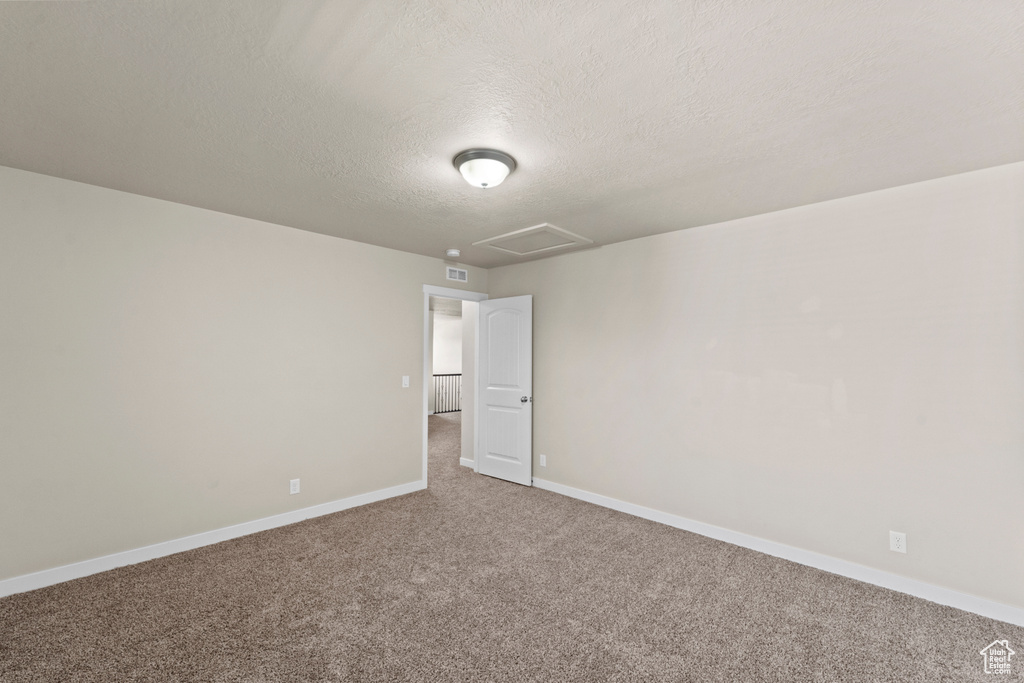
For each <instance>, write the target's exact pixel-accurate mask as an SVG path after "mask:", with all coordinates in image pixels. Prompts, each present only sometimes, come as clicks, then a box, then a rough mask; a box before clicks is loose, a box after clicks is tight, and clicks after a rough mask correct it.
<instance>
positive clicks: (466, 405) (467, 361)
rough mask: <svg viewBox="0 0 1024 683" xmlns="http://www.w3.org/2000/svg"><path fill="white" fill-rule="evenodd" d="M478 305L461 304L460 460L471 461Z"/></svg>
mask: <svg viewBox="0 0 1024 683" xmlns="http://www.w3.org/2000/svg"><path fill="white" fill-rule="evenodd" d="M479 314H480V304H479V303H477V302H476V301H463V302H462V460H473V458H474V457H475V456H474V452H475V445H476V434H475V430H474V424H475V420H476V335H477V330H476V328H477V320H478V319H479Z"/></svg>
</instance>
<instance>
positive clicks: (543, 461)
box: [540, 453, 548, 467]
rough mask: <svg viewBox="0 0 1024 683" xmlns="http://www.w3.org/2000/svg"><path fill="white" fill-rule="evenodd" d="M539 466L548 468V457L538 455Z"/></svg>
mask: <svg viewBox="0 0 1024 683" xmlns="http://www.w3.org/2000/svg"><path fill="white" fill-rule="evenodd" d="M540 466H541V467H547V466H548V456H546V455H544V454H543V453H541V454H540Z"/></svg>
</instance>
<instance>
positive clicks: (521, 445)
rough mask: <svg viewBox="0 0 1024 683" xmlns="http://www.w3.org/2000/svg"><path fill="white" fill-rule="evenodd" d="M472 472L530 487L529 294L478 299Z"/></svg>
mask: <svg viewBox="0 0 1024 683" xmlns="http://www.w3.org/2000/svg"><path fill="white" fill-rule="evenodd" d="M477 344H478V348H479V353H480V362H479V365H478V366H477V404H476V408H477V413H476V414H477V421H478V422H477V424H478V425H479V430H480V432H479V442H478V444H477V449H476V458H477V471H478V472H480V474H486V475H488V476H491V477H498V478H499V479H506V480H508V481H513V482H515V483H517V484H525V485H526V486H532V485H533V297H532V296H529V295H527V296H513V297H509V298H507V299H489V300H487V301H481V302H480V317H479V336H478V337H477Z"/></svg>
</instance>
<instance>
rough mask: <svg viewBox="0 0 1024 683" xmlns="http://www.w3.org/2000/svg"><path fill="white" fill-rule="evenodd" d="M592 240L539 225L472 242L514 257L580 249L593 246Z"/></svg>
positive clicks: (545, 225)
mask: <svg viewBox="0 0 1024 683" xmlns="http://www.w3.org/2000/svg"><path fill="white" fill-rule="evenodd" d="M593 243H594V240H588V239H587V238H586V237H583V236H581V235H577V234H576V233H574V232H569V231H568V230H563V229H562V228H560V227H558V226H557V225H551V224H550V223H541V224H540V225H535V226H533V227H532V228H523V229H522V230H515V231H513V232H509V233H506V234H504V235H498V236H497V237H489V238H487V239H485V240H480V241H479V242H473V246H474V247H490V248H492V249H497V250H498V251H503V252H505V253H506V254H515V255H516V256H531V255H533V254H540V253H543V252H546V251H554V250H556V249H567V248H569V247H582V246H586V245H588V244H593Z"/></svg>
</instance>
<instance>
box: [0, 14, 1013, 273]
mask: <svg viewBox="0 0 1024 683" xmlns="http://www.w3.org/2000/svg"><path fill="white" fill-rule="evenodd" d="M0 65H2V68H0V164H2V165H6V166H13V167H15V168H22V169H27V170H30V171H37V172H40V173H46V174H50V175H54V176H59V177H63V178H70V179H72V180H79V181H83V182H87V183H92V184H95V185H101V186H105V187H111V188H116V189H119V190H126V191H129V192H135V193H138V194H142V195H148V196H152V197H158V198H162V199H169V200H172V201H176V202H182V203H185V204H192V205H195V206H201V207H206V208H209V209H215V210H218V211H224V212H227V213H232V214H238V215H241V216H249V217H253V218H258V219H262V220H266V221H272V222H275V223H281V224H283V225H288V226H293V227H296V228H301V229H305V230H312V231H316V232H321V233H326V234H330V235H338V236H341V237H347V238H349V239H354V240H359V241H363V242H369V243H372V244H379V245H383V246H387V247H392V248H395V249H402V250H405V251H411V252H417V253H421V254H428V255H431V256H437V257H441V256H443V251H444V249H445V248H447V247H457V248H459V249H461V250H462V253H463V256H462V258H461V259H460V261H461V262H464V263H468V264H474V265H480V266H492V265H497V264H501V263H511V262H516V261H519V260H523V259H522V257H516V256H512V255H508V254H502V253H500V252H497V251H495V250H492V249H487V248H485V247H472V246H471V243H472V242H475V241H478V240H481V239H484V238H487V237H491V236H494V235H497V234H500V233H505V232H509V231H511V230H516V229H519V228H525V227H528V226H531V225H536V224H538V223H544V222H551V223H555V224H556V225H559V226H561V227H564V228H566V229H567V230H571V231H572V232H576V233H579V234H581V235H584V236H586V237H589V238H591V239H593V240H594V241H595V242H596V244H597V245H598V246H599V245H601V244H608V243H611V242H616V241H620V240H625V239H630V238H633V237H638V236H641V235H649V234H654V233H659V232H666V231H670V230H678V229H680V228H686V227H691V226H695V225H703V224H707V223H713V222H717V221H722V220H727V219H731V218H737V217H741V216H747V215H752V214H758V213H764V212H767V211H772V210H777V209H782V208H787V207H791V206H797V205H801V204H807V203H811V202H817V201H822V200H826V199H831V198H835V197H841V196H847V195H852V194H857V193H861V192H866V191H870V190H876V189H880V188H884V187H891V186H895V185H900V184H905V183H909V182H915V181H920V180H926V179H930V178H935V177H939V176H944V175H950V174H954V173H959V172H964V171H969V170H974V169H978V168H983V167H988V166H994V165H998V164H1003V163H1009V162H1014V161H1020V160H1022V159H1024V2H1019V1H1018V0H964V1H960V2H951V1H947V0H917V1H912V0H900V1H899V2H892V1H891V0H858V1H856V2H840V1H828V0H816V1H811V0H806V1H804V0H749V1H748V0H732V1H725V0H718V1H716V0H706V1H701V0H690V1H688V2H680V1H679V0H671V1H669V0H666V1H665V2H654V1H648V2H642V1H638V0H621V1H620V2H608V3H600V2H593V0H561V1H559V0H547V1H545V2H534V1H530V0H489V1H487V2H484V1H482V0H480V1H468V0H467V1H464V2H460V1H455V0H448V1H445V0H433V1H422V2H405V3H400V2H380V1H378V2H369V1H362V0H349V1H347V2H270V1H262V2H255V1H252V2H235V1H219V2H210V1H209V0H202V1H194V2H193V1H186V0H175V1H174V2H136V1H134V0H133V1H131V2H23V3H16V2H0ZM480 146H485V147H497V148H499V149H502V150H505V151H507V152H509V153H510V154H512V155H513V156H514V157H516V159H517V160H518V162H519V168H518V170H517V171H516V172H515V173H514V174H513V175H512V176H510V177H509V179H508V180H507V181H506V182H505V183H504V184H503V185H501V186H500V187H497V188H493V189H490V190H479V189H476V188H472V187H470V186H469V185H467V184H466V183H465V182H464V181H463V180H462V178H461V176H460V175H459V174H458V173H457V172H456V171H455V169H454V168H453V167H452V165H451V158H452V157H453V156H454V155H455V154H456V153H457V152H459V151H461V150H462V149H465V148H467V147H480Z"/></svg>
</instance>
